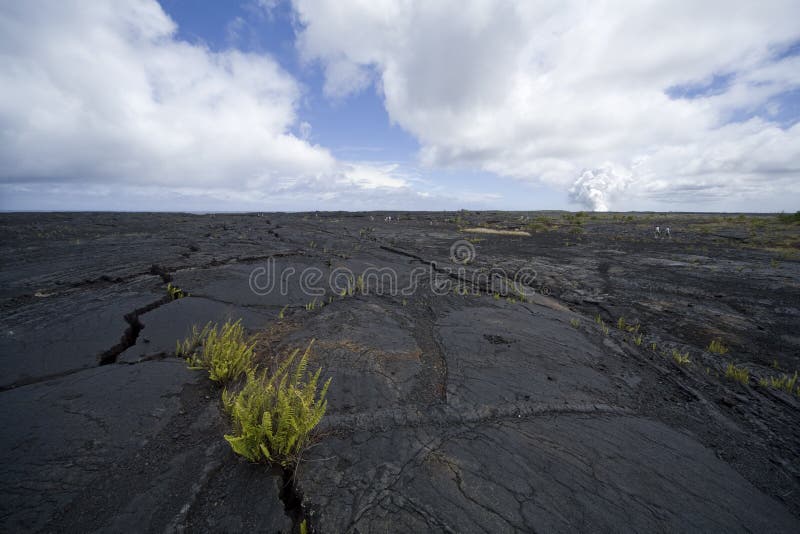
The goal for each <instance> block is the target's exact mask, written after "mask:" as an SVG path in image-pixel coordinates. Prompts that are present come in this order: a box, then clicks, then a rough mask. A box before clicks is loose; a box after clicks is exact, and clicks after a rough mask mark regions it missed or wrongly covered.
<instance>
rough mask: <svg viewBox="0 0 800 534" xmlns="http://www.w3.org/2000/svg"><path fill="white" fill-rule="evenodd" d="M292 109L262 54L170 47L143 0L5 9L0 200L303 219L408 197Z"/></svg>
mask: <svg viewBox="0 0 800 534" xmlns="http://www.w3.org/2000/svg"><path fill="white" fill-rule="evenodd" d="M260 5H262V6H263V7H264V8H269V7H270V6H273V7H274V2H264V1H262V2H260ZM235 29H236V27H235V25H234V26H233V27H229V28H228V30H229V32H230V31H235ZM302 98H303V89H302V87H301V85H300V84H299V83H298V82H297V81H296V80H295V79H294V78H293V77H292V76H291V75H290V74H288V73H287V72H286V71H284V70H283V69H282V68H281V67H280V66H279V65H278V64H277V63H276V62H275V61H274V60H273V59H272V58H271V57H270V56H268V55H264V54H251V53H242V52H240V51H237V50H235V49H230V50H227V51H223V52H213V51H211V50H209V49H208V48H206V47H204V46H202V45H192V44H189V43H186V42H182V41H180V40H178V39H177V38H176V26H175V23H174V22H173V21H172V20H171V19H170V18H169V17H168V16H167V15H166V14H165V13H164V11H163V10H162V9H161V7H160V6H159V4H158V3H156V2H155V1H153V0H119V1H115V2H84V1H80V0H72V1H69V0H63V1H59V2H44V1H35V0H31V1H28V2H5V3H3V4H2V6H0V189H2V190H0V197H3V196H7V197H9V198H12V197H13V198H21V196H23V197H24V196H25V195H28V197H25V198H30V197H31V196H35V195H36V194H37V193H38V194H41V193H42V192H47V191H49V192H50V193H51V194H54V195H56V196H58V197H60V198H62V199H65V198H72V197H73V196H74V195H65V194H64V191H65V190H69V189H70V188H73V189H74V190H76V191H81V192H83V193H84V196H86V197H87V198H90V197H91V198H93V199H100V200H102V199H104V198H107V197H110V196H112V195H113V194H120V195H124V194H130V195H133V196H134V197H136V198H138V199H140V200H141V199H147V198H159V197H170V198H178V199H180V198H184V199H197V198H200V197H205V198H206V199H208V200H209V201H210V204H211V205H214V204H215V203H217V202H219V203H220V206H226V207H230V206H236V205H238V206H239V207H242V208H249V207H253V204H254V203H259V202H260V203H262V204H261V205H262V209H263V206H271V207H272V208H281V207H283V206H285V205H286V203H287V202H288V203H290V204H292V205H293V206H294V208H295V209H303V207H304V206H303V205H302V203H301V200H303V201H305V202H306V203H307V204H308V205H313V204H314V202H316V201H318V200H325V199H328V200H330V199H332V198H340V199H341V198H347V199H350V200H352V198H353V196H355V195H357V194H358V191H360V190H363V191H365V192H368V193H369V195H375V194H377V193H379V192H383V193H384V194H389V193H391V192H402V191H406V190H408V191H410V192H409V193H408V194H412V193H413V191H411V186H410V184H408V183H406V181H405V179H404V178H403V173H402V170H401V169H399V168H397V166H391V165H385V164H382V163H373V164H371V163H368V162H363V163H362V162H348V161H340V160H337V159H336V158H335V157H334V156H333V155H332V154H331V153H330V152H329V151H328V150H327V149H326V148H324V147H321V146H318V145H315V144H313V143H312V141H311V140H310V138H311V132H312V125H311V124H309V123H308V122H305V121H302V120H300V118H299V117H298V113H297V110H298V105H299V104H298V103H299V102H301V101H302ZM293 132H297V133H296V134H295V133H293ZM37 184H38V185H37ZM59 192H60V193H59ZM404 194H405V193H404ZM295 201H296V202H295ZM8 202H10V201H8V200H6V201H4V202H2V203H0V204H2V208H4V209H15V208H16V207H17V206H16V205H14V204H8ZM237 203H238V204H237ZM229 204H230V206H229ZM70 205H75V204H70ZM77 205H80V206H83V204H82V203H78V204H77ZM92 205H93V206H95V207H102V206H104V205H106V204H102V205H100V206H98V205H97V204H92ZM111 205H114V206H116V205H117V203H113V204H111ZM135 205H136V206H143V207H150V206H151V205H152V204H151V203H150V202H149V201H146V200H145V201H143V202H141V201H140V202H138V203H137V204H135ZM203 205H204V206H205V205H207V204H203ZM178 207H180V208H182V209H187V208H186V206H184V205H181V204H178V205H173V206H172V209H175V208H178Z"/></svg>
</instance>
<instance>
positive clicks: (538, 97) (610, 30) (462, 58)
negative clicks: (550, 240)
mask: <svg viewBox="0 0 800 534" xmlns="http://www.w3.org/2000/svg"><path fill="white" fill-rule="evenodd" d="M293 3H294V9H295V11H296V14H297V18H298V21H299V22H300V25H301V30H300V33H299V35H298V48H299V50H300V52H301V55H302V57H303V58H305V60H306V61H308V62H319V63H320V64H321V65H322V67H323V69H324V71H325V73H326V76H327V81H326V87H328V86H329V87H330V90H329V91H328V92H329V93H330V94H332V95H334V96H336V97H338V98H341V97H343V96H344V95H347V94H352V93H354V92H357V91H361V90H364V87H365V86H367V85H369V84H370V83H371V82H370V80H374V83H376V84H377V87H378V88H379V89H380V90H381V91H382V94H383V97H384V102H385V107H386V110H387V112H388V114H389V117H390V119H391V120H392V121H393V122H394V123H396V124H399V125H400V126H401V127H403V128H404V129H405V130H407V131H408V132H410V133H412V134H413V135H414V136H415V137H416V138H417V139H418V140H419V142H420V144H421V150H420V154H419V158H420V160H421V162H422V163H423V164H425V165H428V166H433V167H466V168H476V167H477V168H480V169H483V170H485V171H489V172H492V173H495V174H497V175H502V176H508V177H513V178H517V179H520V180H527V181H536V182H541V183H545V184H549V185H553V186H556V187H560V188H562V189H563V190H564V191H565V192H568V191H570V190H572V191H573V192H572V193H571V195H572V198H573V199H574V200H576V201H580V202H583V201H591V202H598V204H597V205H598V206H602V205H603V203H605V207H607V208H608V207H610V208H613V207H615V206H619V207H628V208H633V207H636V204H635V203H634V201H635V200H637V199H638V201H640V202H643V201H648V200H653V201H664V200H669V199H670V198H671V195H672V193H674V198H675V199H681V202H684V203H686V202H687V201H688V204H689V205H691V202H692V200H695V201H698V200H702V201H703V202H711V201H714V200H719V199H720V198H723V197H724V198H743V197H746V196H747V195H749V194H750V193H751V192H752V191H753V190H760V191H762V192H763V191H767V192H769V193H768V194H770V195H772V196H771V197H770V198H771V199H772V200H773V201H775V200H776V199H779V198H780V197H781V196H783V198H785V197H786V195H787V194H788V195H790V196H793V198H794V199H795V200H798V199H800V189H798V185H797V184H798V182H800V180H798V177H800V130H799V129H798V126H797V119H798V117H797V113H796V111H795V112H794V116H790V115H783V119H782V120H781V118H780V117H781V113H782V112H781V109H780V102H781V100H782V99H785V96H786V95H787V94H788V95H791V94H793V93H792V92H796V91H798V89H800V57H798V55H797V54H796V52H797V50H796V46H795V47H794V51H795V53H789V52H787V50H791V49H792V48H791V47H792V45H793V44H794V43H796V42H797V41H798V39H800V29H798V25H797V23H796V21H797V20H800V4H799V3H798V2H795V1H791V0H771V1H765V2H757V3H756V2H748V1H734V2H731V1H730V0H725V1H713V0H712V1H706V2H689V1H677V2H676V1H667V0H663V1H656V2H646V3H644V2H641V3H631V2H621V1H611V2H585V1H579V0H577V1H568V2H563V1H558V2H527V1H524V0H520V1H516V2H514V1H511V2H491V1H480V0H476V1H470V2H466V3H465V2H460V1H456V0H452V1H441V2H426V1H423V0H417V1H415V0H411V1H408V2H402V3H398V2H394V1H390V0H385V1H380V0H375V1H373V2H369V3H368V4H366V5H365V4H364V3H363V2H359V1H357V0H336V1H333V0H294V2H293ZM795 94H796V93H795ZM795 98H796V96H795ZM784 111H785V112H786V113H790V112H789V111H787V110H784ZM787 117H788V118H787ZM607 161H613V162H615V168H616V169H617V170H616V171H615V172H616V174H609V171H608V170H603V169H604V167H603V166H604V162H607ZM587 169H589V171H587ZM586 172H589V173H590V175H588V176H587V175H586ZM616 175H619V176H630V177H631V178H630V180H628V181H633V182H635V186H632V187H630V188H629V189H628V191H627V193H626V195H625V199H626V200H625V201H620V202H619V203H618V204H617V203H616V202H615V201H614V194H613V191H614V190H615V186H614V187H612V186H611V185H610V184H614V183H617V181H616V179H615V178H613V176H616ZM626 180H627V179H626ZM602 184H607V185H602ZM691 187H694V188H698V187H699V188H700V190H701V191H703V192H704V193H705V196H704V195H691V194H687V192H688V191H691V189H690V188H691ZM696 190H697V189H695V191H696ZM592 199H595V200H592ZM754 208H755V206H754Z"/></svg>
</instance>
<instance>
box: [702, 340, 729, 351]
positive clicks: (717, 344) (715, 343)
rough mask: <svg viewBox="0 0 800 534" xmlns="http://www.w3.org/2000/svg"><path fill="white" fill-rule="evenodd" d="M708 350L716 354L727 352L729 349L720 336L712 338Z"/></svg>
mask: <svg viewBox="0 0 800 534" xmlns="http://www.w3.org/2000/svg"><path fill="white" fill-rule="evenodd" d="M706 350H707V351H708V352H712V353H714V354H726V353H727V352H728V350H729V349H728V347H726V346H725V345H723V344H722V340H721V339H720V338H714V339H712V340H711V343H709V344H708V347H707V348H706Z"/></svg>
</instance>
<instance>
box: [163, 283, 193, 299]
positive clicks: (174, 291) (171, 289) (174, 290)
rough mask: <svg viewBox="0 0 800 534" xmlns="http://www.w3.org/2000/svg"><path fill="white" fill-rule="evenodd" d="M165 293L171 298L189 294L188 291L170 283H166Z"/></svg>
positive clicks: (179, 297) (180, 297)
mask: <svg viewBox="0 0 800 534" xmlns="http://www.w3.org/2000/svg"><path fill="white" fill-rule="evenodd" d="M167 294H168V295H169V297H170V298H171V299H172V300H178V299H182V298H183V297H188V296H189V293H187V292H186V291H184V290H183V289H181V288H179V287H177V286H173V285H172V283H169V284H167Z"/></svg>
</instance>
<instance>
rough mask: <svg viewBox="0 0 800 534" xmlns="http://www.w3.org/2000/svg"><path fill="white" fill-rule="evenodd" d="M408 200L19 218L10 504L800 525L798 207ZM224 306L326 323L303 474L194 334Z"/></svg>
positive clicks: (559, 525)
mask: <svg viewBox="0 0 800 534" xmlns="http://www.w3.org/2000/svg"><path fill="white" fill-rule="evenodd" d="M386 215H388V214H387V213H305V214H303V213H298V214H279V213H274V214H273V213H271V214H269V215H268V216H266V217H265V216H260V215H259V214H224V215H223V214H215V215H194V214H179V213H176V214H146V213H131V214H112V213H73V214H2V215H0V235H1V236H2V239H0V247H2V258H3V260H2V268H0V281H2V284H0V370H2V374H0V377H1V378H2V379H1V380H0V424H2V428H3V434H2V438H0V469H1V470H2V478H3V485H2V487H1V488H0V495H2V496H1V497H0V530H2V531H8V532H19V531H41V532H49V531H82V532H88V531H114V532H127V531H136V532H164V531H190V532H228V531H243V530H256V531H265V532H299V531H300V523H301V522H302V521H305V524H306V525H307V527H308V528H309V530H311V531H314V532H331V533H338V532H428V531H432V532H553V531H586V532H661V531H712V532H748V531H757V532H797V531H799V530H800V464H799V463H798V451H800V410H798V408H799V407H800V403H798V399H799V397H798V395H800V390H797V391H792V392H788V391H785V390H784V389H780V388H779V387H772V386H771V385H770V384H771V382H770V378H777V377H781V376H786V377H791V376H792V375H793V374H794V373H795V371H797V369H798V361H799V360H800V336H798V334H797V325H798V324H800V284H799V283H798V280H800V263H798V253H797V251H798V247H799V246H800V231H798V226H797V225H786V224H782V223H781V222H780V221H778V220H777V218H776V217H774V216H742V217H735V216H724V215H706V214H669V215H659V214H635V215H626V216H622V215H615V214H603V215H599V214H598V215H592V214H586V215H581V216H576V215H571V214H565V213H556V212H543V213H516V212H515V213H505V212H482V213H481V212H459V213H441V212H437V213H422V212H412V213H403V212H401V213H392V214H391V215H392V220H391V221H387V220H385V216H386ZM657 224H661V225H662V226H665V225H667V224H668V225H669V226H670V227H671V228H672V232H673V235H672V237H671V238H669V239H667V238H660V239H656V238H655V237H654V235H653V232H652V228H653V227H654V226H655V225H657ZM743 227H744V228H747V229H748V231H745V232H742V231H740V230H741V228H743ZM474 228H483V229H484V230H482V231H481V232H479V233H478V232H475V233H471V232H470V231H469V229H474ZM521 231H524V232H529V233H530V235H525V234H524V233H522V232H521ZM459 240H465V242H467V243H470V246H471V247H473V248H474V257H469V258H467V260H464V261H461V260H460V259H458V258H453V257H451V255H450V248H451V245H452V244H453V243H455V242H456V241H459ZM454 260H459V263H456V262H454ZM265 267H268V268H269V269H273V270H274V273H275V274H277V275H278V276H281V275H284V276H286V284H285V286H282V285H281V284H280V283H278V284H276V286H275V288H274V290H272V291H269V292H262V291H257V290H254V289H253V288H252V287H251V283H250V282H251V274H252V273H253V272H254V269H257V268H265ZM309 269H315V270H317V271H318V272H319V273H320V274H321V278H319V279H318V280H321V282H320V284H319V285H320V287H326V284H327V282H328V279H329V276H330V274H331V273H332V272H334V271H336V270H337V269H339V270H344V269H346V270H348V272H352V273H354V276H358V275H359V273H363V272H365V271H366V270H367V269H375V270H381V269H383V270H384V271H380V272H391V273H394V274H395V275H396V277H397V279H396V280H395V281H394V282H396V287H394V289H393V290H391V291H386V290H381V287H379V286H370V280H369V279H367V280H366V281H365V282H364V285H365V286H367V289H368V290H369V291H366V292H361V291H359V292H355V293H354V294H352V295H345V296H342V295H341V294H339V293H337V292H335V291H332V290H331V289H329V288H328V289H326V290H325V291H324V294H323V295H317V294H314V293H310V292H309V291H308V287H305V286H304V283H305V282H302V281H301V280H300V273H302V272H304V271H306V272H308V270H309ZM520 272H528V273H535V277H534V278H533V279H531V280H528V283H526V285H525V287H522V288H520V287H516V288H515V287H514V286H513V285H510V284H509V281H510V280H514V278H515V276H516V275H517V273H520ZM287 273H294V274H293V275H291V276H290V275H289V274H287ZM374 280H375V279H373V281H374ZM306 282H307V281H306ZM412 282H416V286H414V290H413V291H409V292H401V291H399V289H400V288H404V287H412V286H411V283H412ZM167 283H170V284H172V285H173V286H174V287H179V288H181V289H182V290H183V291H185V292H186V293H188V295H189V296H186V297H184V298H178V299H173V298H170V297H169V296H168V295H167V292H166V287H167ZM382 289H386V288H382ZM309 303H313V304H314V305H313V306H309ZM226 318H236V319H239V318H241V320H242V324H243V325H244V326H245V328H246V329H247V330H248V332H250V333H252V334H255V335H257V336H259V337H258V339H259V340H260V342H259V345H258V347H259V348H258V350H261V351H263V352H264V354H263V356H264V357H265V358H266V357H268V358H274V357H276V356H279V355H282V354H287V353H288V352H290V351H291V350H292V349H294V348H298V347H304V346H306V345H307V344H308V342H309V340H311V339H312V338H313V339H316V343H315V345H314V350H313V353H312V360H313V361H311V362H310V367H312V368H314V369H316V368H317V367H322V369H323V371H322V373H323V376H326V377H327V376H331V377H332V378H333V379H332V383H331V388H330V391H329V394H328V399H329V408H328V413H327V414H326V416H325V417H324V418H323V420H322V422H321V424H320V426H319V428H318V433H317V437H316V440H315V443H314V445H313V446H312V447H311V448H309V449H308V450H307V451H306V452H305V453H304V455H303V458H302V460H301V462H300V463H299V465H298V466H297V469H296V470H294V471H292V472H289V471H285V470H281V469H275V468H269V467H268V466H265V465H256V464H249V463H247V462H245V461H244V460H243V459H241V458H238V457H237V456H236V455H234V454H233V453H232V452H231V450H230V448H229V447H228V446H227V444H226V443H225V441H224V439H223V437H222V436H223V434H225V433H226V432H228V431H229V422H228V420H227V419H226V417H225V415H224V414H223V411H222V409H221V406H220V402H219V398H220V389H219V388H218V387H217V386H215V385H212V384H211V383H210V382H209V381H208V380H207V379H206V378H205V376H204V375H203V373H200V372H197V371H192V370H189V369H187V366H186V364H185V362H184V361H183V360H181V359H179V358H177V357H176V356H175V343H176V340H178V339H182V338H183V337H184V336H185V335H186V334H187V331H188V329H190V328H191V326H192V325H202V324H205V323H206V322H208V321H223V320H225V319H226ZM713 340H719V341H720V342H721V343H722V344H723V345H724V347H725V349H726V351H721V352H722V353H720V351H717V352H715V351H711V350H708V349H709V344H710V343H711V342H712V341H713ZM731 366H732V367H733V368H734V369H735V370H741V371H742V372H743V371H745V370H746V371H747V378H746V379H745V380H744V381H741V380H738V381H737V380H734V379H732V378H731V375H730V373H729V369H730V368H731ZM726 375H727V376H726Z"/></svg>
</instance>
